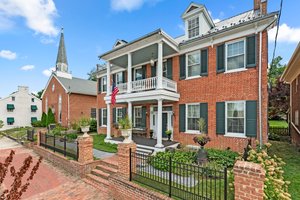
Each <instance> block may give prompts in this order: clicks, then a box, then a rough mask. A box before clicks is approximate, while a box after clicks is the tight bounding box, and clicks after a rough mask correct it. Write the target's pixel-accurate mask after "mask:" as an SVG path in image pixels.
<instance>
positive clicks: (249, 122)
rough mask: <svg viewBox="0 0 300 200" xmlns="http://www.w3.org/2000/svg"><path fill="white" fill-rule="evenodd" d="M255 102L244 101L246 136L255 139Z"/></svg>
mask: <svg viewBox="0 0 300 200" xmlns="http://www.w3.org/2000/svg"><path fill="white" fill-rule="evenodd" d="M256 132H257V101H246V136H248V137H256Z"/></svg>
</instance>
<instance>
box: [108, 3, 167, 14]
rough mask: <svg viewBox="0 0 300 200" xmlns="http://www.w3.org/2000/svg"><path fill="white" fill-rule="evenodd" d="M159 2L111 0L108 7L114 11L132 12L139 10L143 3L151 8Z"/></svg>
mask: <svg viewBox="0 0 300 200" xmlns="http://www.w3.org/2000/svg"><path fill="white" fill-rule="evenodd" d="M159 1H161V0H111V1H110V5H111V8H112V9H113V10H114V11H128V12H130V11H133V10H137V9H139V8H141V7H142V6H143V5H144V4H145V3H148V4H150V5H151V6H153V5H155V4H156V3H157V2H159Z"/></svg>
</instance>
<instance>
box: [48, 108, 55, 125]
mask: <svg viewBox="0 0 300 200" xmlns="http://www.w3.org/2000/svg"><path fill="white" fill-rule="evenodd" d="M49 124H55V116H54V114H53V112H52V109H51V108H49V110H48V114H47V124H46V126H48V125H49Z"/></svg>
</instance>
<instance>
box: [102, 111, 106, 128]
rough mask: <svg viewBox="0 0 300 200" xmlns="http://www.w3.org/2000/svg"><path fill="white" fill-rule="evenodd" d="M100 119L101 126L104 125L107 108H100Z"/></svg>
mask: <svg viewBox="0 0 300 200" xmlns="http://www.w3.org/2000/svg"><path fill="white" fill-rule="evenodd" d="M101 112H102V115H101V117H102V119H101V126H106V125H107V108H102V109H101Z"/></svg>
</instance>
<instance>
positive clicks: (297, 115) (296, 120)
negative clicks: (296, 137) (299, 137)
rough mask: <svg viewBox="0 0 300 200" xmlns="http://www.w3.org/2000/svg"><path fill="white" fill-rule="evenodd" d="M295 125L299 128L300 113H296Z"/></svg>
mask: <svg viewBox="0 0 300 200" xmlns="http://www.w3.org/2000/svg"><path fill="white" fill-rule="evenodd" d="M295 125H296V126H299V111H298V110H296V111H295Z"/></svg>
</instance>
